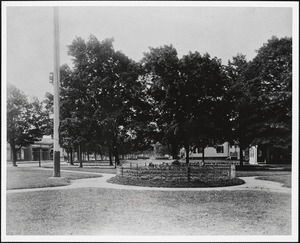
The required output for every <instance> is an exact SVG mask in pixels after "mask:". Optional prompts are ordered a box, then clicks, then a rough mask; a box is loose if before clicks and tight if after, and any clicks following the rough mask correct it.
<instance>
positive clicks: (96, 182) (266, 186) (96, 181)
mask: <svg viewBox="0 0 300 243" xmlns="http://www.w3.org/2000/svg"><path fill="white" fill-rule="evenodd" d="M66 172H74V173H90V172H78V171H69V170H68V171H66ZM98 174H99V173H98ZM101 175H102V177H98V178H87V179H79V180H74V181H72V183H71V185H68V186H59V187H44V188H30V189H16V190H7V192H8V193H20V192H31V191H45V190H46V191H47V190H66V189H74V188H89V187H90V188H110V189H123V190H139V191H149V190H150V191H237V190H256V191H270V192H279V193H291V188H286V187H282V184H281V183H278V182H273V181H266V180H257V179H255V178H256V177H257V176H253V177H240V178H241V179H243V180H244V181H245V184H243V185H238V186H229V187H210V188H163V187H139V186H128V185H118V184H113V183H108V182H107V180H108V179H110V178H111V177H113V176H115V175H114V174H101ZM59 179H60V178H57V180H59Z"/></svg>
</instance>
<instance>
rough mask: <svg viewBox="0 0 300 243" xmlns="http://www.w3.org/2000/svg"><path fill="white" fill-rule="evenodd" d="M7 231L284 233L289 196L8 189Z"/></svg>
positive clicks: (288, 224)
mask: <svg viewBox="0 0 300 243" xmlns="http://www.w3.org/2000/svg"><path fill="white" fill-rule="evenodd" d="M7 234H8V235H97V234H98V235H145V236H146V235H286V234H291V196H290V195H286V194H280V193H275V192H264V191H197V192H196V191H193V192H189V191H186V192H184V191H181V192H178V191H177V192H176V191H135V190H117V189H103V188H81V189H69V190H52V191H33V192H27V193H11V194H10V193H9V194H7Z"/></svg>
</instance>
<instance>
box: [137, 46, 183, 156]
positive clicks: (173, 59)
mask: <svg viewBox="0 0 300 243" xmlns="http://www.w3.org/2000/svg"><path fill="white" fill-rule="evenodd" d="M142 65H143V68H144V72H145V73H144V75H143V80H144V82H145V83H146V84H147V87H148V89H147V96H148V101H149V104H150V105H151V107H152V109H150V110H149V111H150V112H151V113H152V116H153V118H152V119H153V122H154V123H155V124H156V126H157V130H158V134H157V136H156V137H157V139H158V140H159V141H160V142H161V143H162V144H166V145H168V147H170V153H171V154H172V157H173V158H174V159H176V158H177V155H178V152H179V149H180V147H181V141H182V139H181V137H180V133H179V124H178V119H177V118H178V117H179V116H181V115H182V114H180V109H179V107H178V104H177V101H178V98H179V97H178V95H179V92H178V91H179V90H178V88H179V87H178V82H179V78H180V72H179V58H178V56H177V51H176V49H175V48H174V47H173V46H172V45H169V46H167V45H165V46H161V47H158V48H152V47H151V48H150V52H149V53H144V58H143V60H142ZM175 116H176V117H175Z"/></svg>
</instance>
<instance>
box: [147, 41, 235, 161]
mask: <svg viewBox="0 0 300 243" xmlns="http://www.w3.org/2000/svg"><path fill="white" fill-rule="evenodd" d="M143 63H144V68H145V70H146V75H145V78H146V79H148V80H150V85H151V88H150V89H149V90H150V94H151V96H152V99H150V100H153V101H152V105H153V107H155V111H156V117H157V119H156V120H155V122H156V124H157V125H158V128H159V130H160V131H161V133H162V134H163V135H162V136H161V142H163V139H165V141H167V144H171V147H172V155H173V158H176V157H177V154H178V151H179V148H180V147H182V146H184V147H185V150H186V155H187V156H186V163H187V164H188V163H189V150H190V147H191V146H194V145H199V144H201V146H202V147H204V146H205V145H207V144H208V142H209V141H214V142H216V141H219V140H221V139H223V138H224V136H223V135H222V134H224V131H225V127H226V128H228V121H227V120H228V118H229V117H228V115H229V114H227V113H228V111H227V109H226V102H225V99H224V95H225V91H226V85H227V83H226V80H227V79H226V76H225V74H224V72H223V69H222V65H221V62H220V60H218V59H217V58H210V56H209V55H208V54H205V55H203V56H201V55H200V54H199V53H198V52H195V53H191V52H190V53H189V54H188V55H185V56H183V57H182V59H179V58H178V57H177V51H176V50H175V48H174V47H173V46H163V47H159V48H150V52H149V53H146V54H145V57H144V59H143Z"/></svg>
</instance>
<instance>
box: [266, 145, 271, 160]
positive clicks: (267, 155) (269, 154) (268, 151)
mask: <svg viewBox="0 0 300 243" xmlns="http://www.w3.org/2000/svg"><path fill="white" fill-rule="evenodd" d="M266 152H267V154H266V164H270V163H271V153H270V147H269V146H267V149H266Z"/></svg>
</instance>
